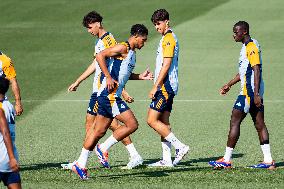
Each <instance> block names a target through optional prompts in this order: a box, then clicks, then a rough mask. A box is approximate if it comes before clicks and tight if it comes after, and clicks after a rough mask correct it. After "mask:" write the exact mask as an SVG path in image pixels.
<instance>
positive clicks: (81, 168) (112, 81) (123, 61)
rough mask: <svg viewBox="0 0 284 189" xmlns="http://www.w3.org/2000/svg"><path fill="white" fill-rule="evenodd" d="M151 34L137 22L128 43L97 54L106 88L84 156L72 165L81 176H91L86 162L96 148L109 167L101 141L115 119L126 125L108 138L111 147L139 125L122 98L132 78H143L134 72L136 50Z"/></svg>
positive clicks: (85, 144)
mask: <svg viewBox="0 0 284 189" xmlns="http://www.w3.org/2000/svg"><path fill="white" fill-rule="evenodd" d="M147 36H148V29H147V28H146V27H145V26H144V25H141V24H136V25H133V26H132V27H131V32H130V37H129V38H128V40H127V41H126V42H123V43H121V44H117V45H115V46H114V47H110V48H107V49H105V50H103V51H101V52H100V53H99V54H97V56H96V59H97V62H98V64H99V66H100V68H101V70H102V87H101V88H100V90H99V92H98V100H97V102H98V104H97V107H98V111H97V112H98V115H97V117H96V122H95V125H93V127H92V128H90V129H89V130H88V133H87V135H86V138H85V141H84V144H83V149H82V151H81V155H80V157H79V159H78V160H77V161H76V162H75V163H74V165H73V167H72V170H73V171H74V172H75V173H76V174H78V176H79V177H80V178H81V179H87V178H88V175H87V169H86V164H87V160H88V154H89V152H90V150H93V149H94V148H96V149H95V150H96V153H97V155H98V157H99V159H100V160H101V162H102V163H104V164H105V166H106V167H107V166H108V162H107V159H106V157H105V155H104V153H103V152H102V150H101V148H100V146H99V145H97V143H98V141H99V140H100V138H102V137H103V136H104V135H105V133H106V131H107V129H108V127H109V126H110V124H111V122H112V121H113V119H114V118H116V119H117V120H119V121H121V122H122V123H123V124H124V125H123V126H120V127H119V128H118V129H117V130H115V131H114V132H113V134H112V135H111V137H110V138H109V139H108V141H107V143H106V148H107V149H109V148H110V147H111V146H112V145H114V144H116V143H117V142H118V141H120V140H122V139H124V138H125V137H127V136H129V135H130V134H131V133H133V132H134V131H135V130H136V129H137V128H138V122H137V120H136V118H135V116H134V114H133V113H132V111H131V110H130V109H129V107H128V106H127V104H126V103H125V102H124V101H123V100H122V99H121V93H122V90H123V88H124V86H125V84H126V82H127V81H128V79H129V78H130V79H134V80H138V79H141V75H140V74H133V73H132V71H133V69H134V67H135V63H136V57H135V54H136V52H135V50H136V49H141V48H142V47H143V46H144V43H145V42H146V40H147ZM109 58H112V59H109Z"/></svg>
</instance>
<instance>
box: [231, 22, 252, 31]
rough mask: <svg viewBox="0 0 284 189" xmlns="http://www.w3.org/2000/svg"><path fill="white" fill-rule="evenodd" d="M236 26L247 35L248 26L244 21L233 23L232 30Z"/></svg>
mask: <svg viewBox="0 0 284 189" xmlns="http://www.w3.org/2000/svg"><path fill="white" fill-rule="evenodd" d="M237 26H240V27H242V28H243V29H245V30H246V31H247V34H249V24H248V23H247V22H246V21H238V22H237V23H235V25H234V28H235V27H237Z"/></svg>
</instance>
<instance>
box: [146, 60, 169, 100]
mask: <svg viewBox="0 0 284 189" xmlns="http://www.w3.org/2000/svg"><path fill="white" fill-rule="evenodd" d="M172 59H173V58H172V57H164V59H163V66H162V68H161V71H160V73H159V76H158V78H157V80H156V82H155V83H154V86H153V88H152V90H151V91H150V93H149V98H151V99H153V98H154V95H155V93H156V91H157V90H158V88H159V87H161V86H162V85H163V81H164V79H165V77H166V76H167V74H168V71H169V69H170V67H171V63H172Z"/></svg>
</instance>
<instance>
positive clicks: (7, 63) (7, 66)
mask: <svg viewBox="0 0 284 189" xmlns="http://www.w3.org/2000/svg"><path fill="white" fill-rule="evenodd" d="M0 61H1V62H2V70H3V72H4V74H5V75H6V78H7V79H12V78H15V77H16V70H15V68H14V66H13V62H12V60H11V59H10V58H9V57H8V56H6V55H4V54H2V55H0Z"/></svg>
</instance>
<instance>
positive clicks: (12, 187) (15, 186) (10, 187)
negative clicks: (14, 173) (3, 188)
mask: <svg viewBox="0 0 284 189" xmlns="http://www.w3.org/2000/svg"><path fill="white" fill-rule="evenodd" d="M21 188H22V186H21V183H13V184H9V185H8V189H21Z"/></svg>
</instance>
